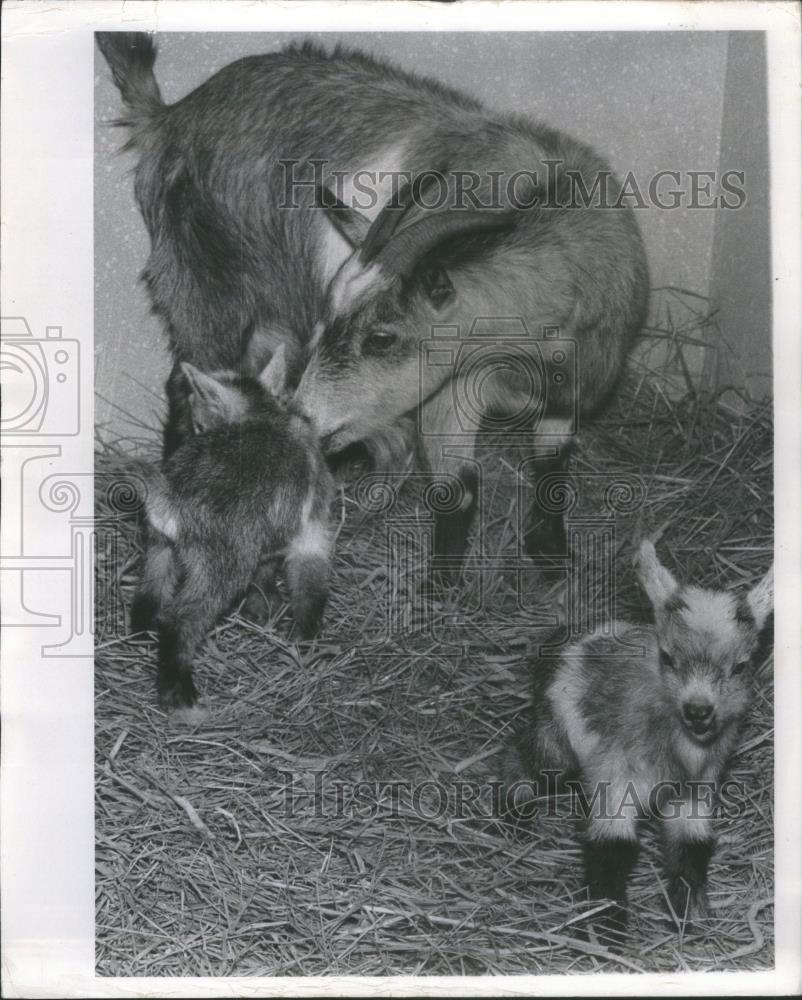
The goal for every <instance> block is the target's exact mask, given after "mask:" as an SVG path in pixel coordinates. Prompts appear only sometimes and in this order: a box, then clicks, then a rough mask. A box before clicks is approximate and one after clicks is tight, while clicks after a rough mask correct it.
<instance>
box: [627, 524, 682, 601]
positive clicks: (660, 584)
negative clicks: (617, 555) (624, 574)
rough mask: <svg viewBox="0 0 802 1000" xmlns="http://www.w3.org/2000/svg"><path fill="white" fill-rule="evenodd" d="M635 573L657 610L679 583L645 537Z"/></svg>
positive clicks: (639, 551) (636, 558)
mask: <svg viewBox="0 0 802 1000" xmlns="http://www.w3.org/2000/svg"><path fill="white" fill-rule="evenodd" d="M634 561H635V573H636V575H637V577H638V580H639V581H640V585H641V587H643V589H644V590H645V591H646V595H647V597H648V598H649V600H650V601H651V602H652V606H653V607H654V609H655V611H659V610H661V609H662V608H663V607H664V606H665V603H666V601H668V599H669V598H670V597H671V595H672V594H673V593H674V592H675V591H676V590H677V588H678V586H679V584H678V583H677V581H676V580H675V579H674V577H673V576H672V575H671V574H670V573H669V571H668V570H667V569H666V568H665V566H663V564H662V563H661V562H660V560H659V559H658V558H657V552H656V551H655V548H654V545H653V544H652V543H651V542H650V541H649V540H648V539H644V540H643V541H642V542H641V544H640V548H639V549H638V553H637V555H636V556H635V560H634Z"/></svg>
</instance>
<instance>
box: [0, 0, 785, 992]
mask: <svg viewBox="0 0 802 1000" xmlns="http://www.w3.org/2000/svg"><path fill="white" fill-rule="evenodd" d="M3 13H4V17H3V56H4V72H3V84H4V86H3V92H2V154H3V155H2V181H3V183H2V222H3V243H2V313H3V317H4V322H3V328H4V329H3V333H4V338H5V340H6V341H7V342H8V343H11V344H12V346H14V345H16V346H15V349H16V350H17V351H18V352H21V355H24V356H25V357H26V358H28V359H29V360H30V359H32V360H30V363H31V364H35V365H39V366H40V367H42V366H44V369H45V370H46V371H47V372H48V377H49V375H50V367H49V366H50V365H63V369H59V372H61V371H62V370H63V372H64V373H65V378H64V379H62V380H60V381H59V383H58V384H57V383H56V382H55V381H54V380H51V381H50V382H49V385H50V391H51V393H52V398H45V400H44V402H42V400H41V399H39V400H33V401H32V402H31V407H32V409H31V412H32V413H40V414H44V421H43V422H42V423H41V424H40V425H39V426H37V428H36V430H35V433H30V432H29V431H26V430H24V428H23V429H22V430H20V429H19V428H17V431H15V430H14V428H12V430H11V431H8V432H6V431H5V430H4V432H3V436H2V444H3V457H4V473H5V475H4V477H3V501H4V503H3V521H2V563H0V566H1V567H2V570H3V574H2V598H3V607H4V608H10V610H11V617H12V618H13V617H14V614H16V615H18V617H19V624H20V625H27V626H28V627H13V625H12V626H11V627H8V628H6V629H4V633H3V637H2V639H3V642H2V690H1V691H0V696H1V697H2V715H3V734H2V751H3V753H2V841H1V844H2V915H3V923H2V933H3V940H2V948H3V953H2V962H3V991H4V994H5V995H6V996H9V997H13V996H18V997H21V996H25V997H32V996H36V997H46V996H60V997H90V996H133V995H136V996H163V995H165V989H166V988H168V989H169V994H170V995H171V996H176V997H179V996H242V995H253V996H273V995H278V996H281V995H291V996H313V995H321V994H328V995H351V996H375V995H395V996H413V995H418V996H420V995H426V996H441V995H452V996H490V995H494V996H532V995H552V996H563V995H588V996H602V995H604V996H606V995H621V996H629V995H632V996H634V995H639V996H642V995H651V994H655V995H761V994H762V995H769V994H775V995H776V994H784V993H796V992H798V991H799V990H800V987H801V986H802V972H801V969H802V966H801V964H800V961H801V959H800V942H801V941H802V912H801V907H802V856H801V855H800V851H799V845H800V842H802V822H801V816H802V794H800V792H801V791H802V787H801V786H802V782H801V781H800V773H802V772H801V770H800V755H801V751H802V748H801V747H800V740H799V732H800V722H801V721H802V720H800V713H801V710H802V669H800V667H801V664H802V659H801V657H800V629H799V609H800V606H801V605H800V581H801V580H802V571H801V565H800V562H801V552H802V546H801V545H800V524H801V523H802V517H801V516H800V512H801V511H802V506H801V505H800V479H801V476H800V458H801V457H802V419H801V417H802V396H801V394H800V373H801V372H802V346H801V343H802V337H801V336H800V316H802V294H801V293H800V273H801V272H802V268H801V265H800V247H801V246H802V232H801V231H800V219H802V198H801V195H800V176H801V173H800V163H801V162H802V156H801V154H800V130H799V122H800V121H801V120H802V107H801V104H800V79H802V76H801V74H800V14H799V8H798V6H797V5H796V4H794V3H785V2H778V3H756V2H734V3H729V2H703V3H695V4H688V3H659V2H658V3H637V2H613V0H611V2H606V0H602V2H581V3H580V2H577V3H574V2H570V0H569V2H564V3H560V4H553V3H538V2H530V0H520V2H513V0H502V2H500V3H492V4H491V3H483V2H463V3H458V4H455V5H442V4H438V3H407V2H371V3H362V2H349V3H330V2H310V3H305V2H295V3H278V2H270V0H267V2H264V3H260V4H253V3H250V2H246V0H223V2H221V0H206V2H193V0H185V2H179V0H158V2H155V0H153V2H152V0H143V2H138V3H130V2H129V3H125V2H122V0H121V2H116V0H103V2H101V3H97V2H91V0H73V2H72V3H70V4H67V5H62V6H60V7H59V6H55V5H52V4H49V3H45V2H44V0H24V2H15V0H9V2H7V3H6V4H5V6H4V11H3ZM310 13H311V14H313V16H314V23H315V30H316V31H327V30H329V31H340V32H342V31H359V30H363V31H364V30H376V31H402V30H403V31H411V30H431V31H476V30H487V31H508V32H509V31H556V30H560V31H566V30H579V29H581V30H587V31H600V30H603V31H607V32H611V31H634V30H640V31H643V30H655V31H657V30H672V31H678V30H686V31H694V30H763V31H765V32H766V34H767V52H768V69H769V112H770V117H769V129H770V132H769V134H770V174H771V223H772V261H773V265H772V266H773V272H774V273H773V284H774V310H773V323H774V331H773V343H774V358H775V362H774V389H775V415H776V428H775V458H779V460H777V461H775V496H776V498H777V499H776V503H775V507H776V529H775V537H776V576H777V580H778V586H777V587H776V588H775V676H776V695H775V709H776V730H775V731H776V734H777V738H776V740H775V756H776V779H775V788H776V789H777V792H778V793H779V794H777V795H776V820H775V863H776V873H777V874H776V889H775V892H776V896H775V931H776V944H775V949H776V950H775V956H776V966H775V969H774V970H769V971H764V972H753V973H744V972H732V973H685V974H680V973H677V974H672V975H671V976H666V975H658V974H646V975H642V976H638V975H619V974H604V975H595V976H594V975H584V976H532V977H471V976H466V977H464V978H462V977H459V978H458V977H442V978H416V977H410V976H400V977H394V978H390V979H388V978H379V977H370V978H357V977H336V976H332V977H325V978H321V977H317V978H246V977H232V978H216V979H206V978H185V979H184V978H182V979H171V980H169V987H167V986H166V982H167V981H166V980H163V979H149V978H136V979H122V978H119V979H116V978H106V977H102V978H98V977H96V976H95V937H94V891H93V890H94V794H93V766H94V761H93V738H94V726H93V661H92V648H91V647H92V634H91V627H89V626H90V625H91V622H90V621H89V619H88V618H87V614H88V615H90V616H91V610H92V600H91V584H90V583H89V582H88V580H87V578H86V573H85V572H83V571H84V570H85V568H86V566H87V565H88V566H89V567H90V570H91V558H92V550H91V546H92V494H93V490H92V486H93V483H92V473H93V434H92V428H93V400H92V393H91V392H90V391H88V390H89V387H90V386H91V385H92V382H93V366H92V360H93V280H94V278H93V211H92V204H93V139H92V133H93V93H94V86H93V81H94V67H95V58H94V39H93V34H94V32H95V31H96V30H102V29H115V28H126V29H134V30H141V31H156V30H158V31H159V32H167V31H178V30H183V31H187V30H191V31H209V32H211V31H246V30H250V31H271V32H277V31H296V30H299V29H303V27H304V26H305V25H306V24H308V22H309V17H310ZM7 318H10V319H11V320H13V321H14V322H13V323H10V324H9V323H7ZM58 358H61V359H62V360H61V361H59V360H58ZM54 377H55V376H54ZM80 386H82V387H83V388H84V391H82V392H79V387H80ZM45 411H46V412H45ZM23 468H25V470H26V471H27V475H26V477H25V488H24V489H23ZM54 553H55V554H54ZM23 573H26V574H27V575H26V576H25V590H24V591H23V587H22V578H23ZM89 578H90V579H91V572H90V573H89ZM29 591H30V593H29ZM34 591H35V600H34V601H33V605H34V606H35V607H37V608H41V607H47V609H48V612H49V614H48V615H42V614H41V613H37V612H35V611H33V612H32V611H30V610H29V608H28V603H29V601H30V594H32V593H33V592H34ZM76 602H78V603H80V604H81V607H82V608H83V612H82V615H79V616H78V617H77V618H76V617H75V615H76V611H75V604H76ZM69 615H73V629H72V635H71V638H70V640H69V642H68V643H66V644H62V645H61V646H58V645H57V640H54V639H53V638H52V636H53V635H54V634H55V632H56V631H57V630H56V629H54V626H56V625H58V624H59V623H60V622H61V621H62V620H63V618H64V616H69ZM59 635H61V632H59Z"/></svg>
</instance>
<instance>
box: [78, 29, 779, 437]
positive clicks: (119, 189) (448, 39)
mask: <svg viewBox="0 0 802 1000" xmlns="http://www.w3.org/2000/svg"><path fill="white" fill-rule="evenodd" d="M299 38H311V39H312V40H314V41H316V42H318V43H320V44H323V45H325V46H327V47H328V46H331V45H333V44H334V43H335V42H342V43H344V44H348V45H352V46H355V47H359V48H362V49H364V50H366V51H368V52H370V53H372V54H375V55H377V56H381V57H386V58H388V59H391V60H393V61H394V62H396V63H397V64H399V65H400V66H402V67H404V68H406V69H410V70H414V71H416V72H419V73H422V74H426V75H430V76H433V77H436V78H437V79H439V80H442V81H443V82H445V83H447V84H450V85H452V86H455V87H457V88H459V89H462V90H464V91H466V92H468V93H470V94H472V95H473V96H475V97H477V98H479V99H480V100H482V101H483V102H484V103H485V104H486V105H487V106H488V107H490V108H493V109H498V110H502V111H515V112H522V113H524V114H527V115H529V116H531V117H533V118H539V119H542V120H545V121H547V122H548V123H549V124H552V125H554V126H555V127H557V128H559V129H563V130H565V131H567V132H570V133H572V134H574V135H576V136H577V137H579V138H581V139H583V140H585V141H587V142H589V143H590V144H591V145H593V146H595V147H596V148H597V149H598V150H599V152H600V153H602V155H603V156H604V157H605V158H607V159H608V160H609V161H610V163H611V165H612V167H613V169H614V170H616V171H617V172H618V173H619V174H622V175H625V174H626V173H627V172H629V171H632V173H633V175H634V177H635V178H636V181H637V184H638V186H639V187H640V188H642V189H643V190H644V192H647V191H648V187H649V181H650V179H651V178H653V177H654V175H655V174H656V173H657V172H659V171H669V170H670V171H678V172H679V173H680V175H681V177H682V181H681V187H682V188H683V189H686V198H685V201H686V202H687V200H688V199H687V188H688V179H687V178H688V172H689V171H713V172H716V171H718V170H719V167H720V165H721V166H723V167H724V168H725V169H736V170H744V171H745V173H746V175H747V176H746V180H745V187H746V189H747V192H748V200H747V205H746V206H745V208H744V209H742V210H741V211H739V212H732V211H730V212H726V211H723V210H721V209H710V208H708V209H695V208H693V207H689V206H688V205H687V204H682V205H680V206H679V207H677V208H676V209H671V210H664V209H660V208H659V207H656V206H655V205H653V204H647V205H646V207H643V208H639V209H638V218H639V221H640V224H641V227H642V231H643V235H644V239H645V242H646V247H647V253H648V256H649V262H650V267H651V271H652V278H653V284H654V285H655V286H660V285H676V286H680V287H683V288H686V289H689V290H691V291H693V292H695V293H696V294H698V295H702V296H708V295H710V294H711V290H712V291H714V292H715V295H716V298H717V301H718V302H719V303H720V305H721V313H720V316H721V325H722V329H725V327H726V335H727V337H728V338H729V339H734V341H735V343H736V344H741V343H742V342H743V343H745V342H746V334H745V333H742V332H741V331H742V329H744V330H745V329H746V325H749V326H750V330H751V333H750V334H749V337H750V338H751V339H750V341H749V351H748V353H744V354H743V358H744V363H745V364H748V366H749V368H748V371H750V372H751V371H757V370H758V369H761V370H768V369H769V367H770V358H769V344H768V331H769V330H770V307H769V297H770V277H769V274H768V270H767V268H768V217H767V209H768V196H767V176H766V142H765V134H766V121H765V107H766V92H765V54H764V47H763V36H762V35H761V34H760V33H740V34H739V35H738V36H737V37H736V36H733V37H732V38H728V35H727V34H726V33H724V32H651V33H647V32H620V33H603V32H566V33H514V34H503V33H496V32H487V33H473V32H472V33H455V34H446V33H434V32H424V33H420V32H415V33H407V32H404V33H387V34H381V33H354V34H347V35H342V34H333V33H331V34H329V33H327V34H320V33H318V34H314V33H311V34H310V33H305V34H303V35H292V34H281V35H276V34H255V33H250V34H241V33H217V34H203V33H183V32H182V33H170V34H164V35H161V36H160V37H159V48H160V53H159V58H158V60H157V63H156V75H157V77H158V79H159V82H160V85H161V87H162V93H163V95H164V98H165V100H167V101H168V102H173V101H176V100H178V99H179V98H180V97H182V96H184V95H185V94H187V93H188V92H189V91H191V90H192V89H194V87H196V86H197V85H198V84H200V83H202V82H203V80H205V79H207V78H208V77H209V76H211V75H212V74H213V73H214V72H216V71H217V70H218V69H220V68H222V67H223V66H224V65H226V64H227V63H229V62H231V61H233V60H234V59H237V58H239V57H241V56H245V55H251V54H254V53H261V52H270V51H275V50H277V49H279V48H281V47H283V46H284V45H286V44H287V43H288V42H291V41H293V40H298V39H299ZM761 68H762V69H761ZM725 81H726V85H725ZM95 83H96V88H95V106H96V135H95V353H96V387H97V392H98V400H97V411H96V412H97V420H98V422H99V423H101V424H105V425H106V426H107V427H108V428H109V430H110V431H111V432H112V433H113V434H118V435H123V434H137V433H141V430H137V429H136V427H137V424H139V423H141V422H144V423H145V424H146V425H149V426H151V427H154V428H155V427H157V426H158V421H159V417H160V414H161V411H162V399H163V391H162V389H163V383H164V379H165V378H166V375H167V372H168V370H169V362H168V355H167V350H166V345H165V338H164V336H163V334H162V331H161V330H160V328H159V324H158V321H157V320H156V319H155V317H153V316H151V315H150V313H149V308H148V303H147V298H146V295H145V290H144V288H142V286H141V285H139V284H138V282H137V278H138V275H139V273H140V272H141V270H142V267H143V265H144V263H145V260H146V257H147V253H148V240H147V236H146V233H145V230H144V226H143V224H142V221H141V219H140V217H139V213H138V211H137V209H136V205H135V202H134V196H133V182H132V177H131V174H130V170H131V168H132V167H133V165H134V157H133V156H132V155H131V154H124V155H120V154H119V153H118V149H119V146H120V144H121V141H122V138H123V137H122V135H121V133H120V131H119V130H116V129H111V128H109V127H108V126H107V125H106V124H105V123H107V122H109V121H110V120H112V119H113V118H115V117H116V116H117V115H118V114H119V111H120V102H119V95H118V93H117V91H116V89H115V88H114V86H113V85H112V83H111V80H110V75H109V72H108V69H107V67H106V65H105V62H104V61H103V59H102V57H101V56H100V55H99V54H96V71H95ZM647 201H648V199H647ZM747 230H748V233H747ZM745 245H746V246H747V247H748V250H747V251H746V252H745V251H744V246H745ZM735 246H737V247H738V249H739V252H738V253H735V252H734V251H733V247H735ZM761 263H762V264H763V265H764V266H763V267H762V268H761V266H759V265H760V264H761ZM744 303H748V309H747V308H746V306H745V304H744ZM747 316H748V317H749V319H748V324H747V323H746V321H745V317H747ZM718 354H719V355H721V354H722V352H718ZM691 366H692V369H693V371H694V373H695V374H699V373H700V372H701V371H702V368H703V367H705V370H706V371H707V372H708V375H709V376H710V377H711V378H712V377H713V376H718V375H719V373H720V369H721V362H720V360H719V361H717V362H716V364H715V365H713V364H712V363H711V362H709V361H705V359H704V356H703V352H702V353H700V354H699V355H698V357H695V358H691ZM739 377H741V378H745V376H743V375H741V376H739ZM132 425H133V427H132Z"/></svg>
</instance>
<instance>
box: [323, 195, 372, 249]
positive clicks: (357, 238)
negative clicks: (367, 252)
mask: <svg viewBox="0 0 802 1000" xmlns="http://www.w3.org/2000/svg"><path fill="white" fill-rule="evenodd" d="M317 204H318V206H319V207H321V208H322V209H323V210H324V211H325V213H326V217H327V218H328V219H330V221H331V222H332V223H333V225H334V228H335V229H337V230H338V232H340V233H341V234H342V235H343V236H344V237H345V238H346V240H348V242H349V243H350V244H351V246H352V247H361V246H362V244H363V243H364V242H365V240H366V239H367V236H368V233H369V232H370V219H368V218H367V216H365V215H363V214H362V213H361V212H358V211H357V210H356V209H355V208H349V207H348V205H346V204H344V203H343V202H342V201H340V199H339V198H338V197H337V195H336V194H335V193H334V192H333V191H332V190H331V188H327V187H321V188H318V199H317Z"/></svg>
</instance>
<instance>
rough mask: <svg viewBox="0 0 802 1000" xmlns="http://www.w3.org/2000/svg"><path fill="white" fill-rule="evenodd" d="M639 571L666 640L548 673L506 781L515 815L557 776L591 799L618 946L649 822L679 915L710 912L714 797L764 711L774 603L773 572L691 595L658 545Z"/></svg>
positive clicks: (587, 823) (611, 642)
mask: <svg viewBox="0 0 802 1000" xmlns="http://www.w3.org/2000/svg"><path fill="white" fill-rule="evenodd" d="M635 567H636V573H637V576H638V579H639V581H640V583H641V586H642V587H643V589H644V590H645V592H646V594H647V596H648V598H649V600H650V602H651V604H652V606H653V608H654V616H655V624H654V626H635V625H631V624H627V623H625V622H614V623H613V626H612V630H611V629H610V627H607V628H606V629H604V631H603V632H602V630H598V631H596V632H594V633H593V634H591V635H589V636H586V637H584V638H583V639H581V640H580V641H579V642H577V643H575V644H574V645H572V646H570V647H569V648H568V649H567V650H566V651H565V653H563V654H562V656H561V657H560V658H559V659H555V660H553V661H548V660H544V661H543V662H542V663H540V664H539V665H538V667H537V670H536V672H535V675H534V706H533V717H532V721H531V724H530V725H529V726H528V728H527V729H526V731H525V732H523V733H521V734H520V735H519V737H518V739H517V741H516V744H515V746H514V747H513V748H512V749H511V753H510V754H509V757H508V760H507V773H506V779H507V788H508V801H509V802H510V803H511V804H514V803H515V800H516V799H518V797H519V796H518V794H516V791H515V785H514V782H515V781H516V779H520V778H522V777H523V776H524V775H525V776H527V778H529V779H531V780H532V781H533V782H534V784H535V786H536V789H537V790H538V791H539V792H540V793H541V794H547V789H548V790H553V789H554V787H555V780H554V779H555V775H556V774H559V775H560V777H561V778H562V779H563V780H565V779H568V781H569V787H571V784H570V783H573V788H574V790H575V791H576V790H581V795H582V799H581V801H582V821H583V825H584V849H585V875H586V880H587V885H588V888H589V890H590V894H591V896H592V897H594V898H605V899H611V900H612V901H613V902H614V907H613V908H612V910H611V911H609V913H608V915H607V918H606V920H605V924H606V926H605V928H604V930H605V931H606V932H607V933H608V934H609V935H610V937H611V939H612V940H613V941H614V942H615V943H620V941H621V937H622V934H623V931H624V929H625V927H626V922H627V893H626V883H627V878H628V876H629V874H630V872H631V871H632V868H633V867H634V865H635V861H636V858H637V854H638V833H637V824H638V821H639V820H640V819H643V818H647V817H650V818H653V819H658V820H660V823H661V831H662V836H663V843H664V859H665V866H666V873H667V877H668V897H669V901H670V903H671V906H672V908H673V911H674V913H675V915H676V916H677V917H679V918H680V919H682V918H685V917H687V918H691V919H692V918H698V917H701V916H704V914H705V912H706V895H705V883H706V878H707V866H708V862H709V860H710V857H711V855H712V853H713V849H714V837H713V830H712V827H711V819H712V813H713V803H712V801H711V798H712V795H711V794H710V793H711V792H712V790H713V789H715V788H718V787H719V785H720V782H721V780H722V778H723V776H724V771H725V768H726V765H727V761H728V758H729V757H730V755H731V753H732V752H733V750H734V749H735V746H736V743H737V740H738V735H739V732H740V729H741V726H742V723H743V721H744V719H745V716H746V713H747V710H748V709H749V706H750V704H751V691H750V688H751V683H752V673H753V670H752V658H753V655H754V653H755V650H756V648H757V643H758V638H759V634H760V631H761V629H762V627H763V625H764V624H765V622H766V619H767V617H768V615H769V613H770V611H771V608H772V602H773V570H772V569H770V570H769V571H768V573H767V574H766V576H765V577H764V578H763V579H762V580H761V582H760V583H758V584H757V586H755V587H754V588H753V589H752V590H750V591H749V592H748V593H746V594H742V595H737V594H735V593H732V592H729V591H715V590H703V589H702V588H700V587H693V586H680V585H679V584H678V583H677V582H676V580H675V579H674V577H673V576H672V575H671V573H670V572H669V571H668V570H667V569H666V568H665V567H664V566H662V565H661V564H660V562H659V560H658V558H657V554H656V552H655V549H654V546H653V545H652V543H651V542H648V541H644V542H643V543H642V545H641V547H640V550H639V552H638V555H637V558H636V560H635ZM611 631H612V635H611ZM613 635H614V636H615V638H613ZM624 644H626V645H629V646H630V648H631V649H632V650H633V651H632V652H631V653H628V652H626V651H625V650H624ZM558 780H559V779H558ZM701 783H704V785H703V784H701ZM530 789H531V786H530ZM705 789H707V792H705ZM522 790H523V788H522V786H521V785H520V784H519V786H518V792H520V791H522ZM589 802H590V804H591V807H590V809H588V808H587V804H588V803H589Z"/></svg>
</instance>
